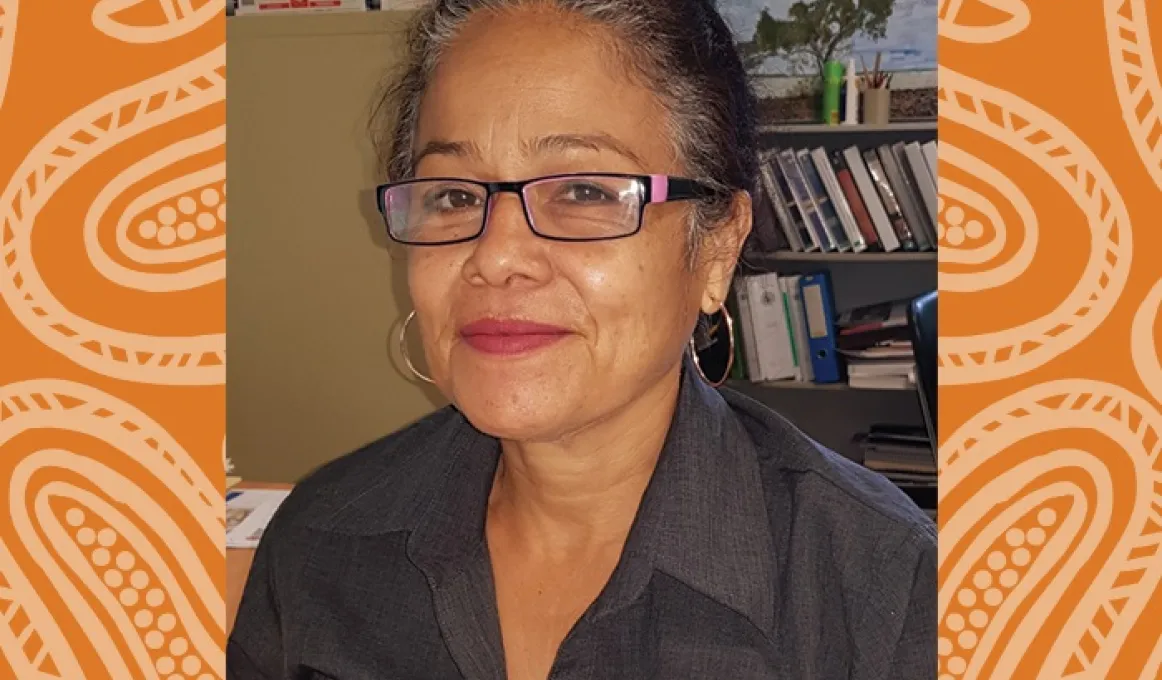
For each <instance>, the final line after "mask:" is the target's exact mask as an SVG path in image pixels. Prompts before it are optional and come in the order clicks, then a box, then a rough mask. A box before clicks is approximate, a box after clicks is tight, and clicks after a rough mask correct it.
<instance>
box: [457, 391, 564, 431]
mask: <svg viewBox="0 0 1162 680" xmlns="http://www.w3.org/2000/svg"><path fill="white" fill-rule="evenodd" d="M550 382H551V383H552V384H548V383H550ZM571 388H575V386H572V385H568V384H566V383H565V382H563V381H560V380H559V379H555V380H545V379H543V378H541V379H537V378H535V377H525V378H522V377H520V376H518V375H507V376H498V377H496V378H484V377H483V376H481V377H477V378H476V379H474V380H463V379H461V378H458V379H457V380H455V382H454V384H453V386H452V390H451V398H452V402H453V403H454V404H455V405H456V408H457V409H459V410H460V412H461V413H463V414H464V417H466V418H467V419H468V421H469V422H470V423H472V425H473V427H475V428H476V429H478V430H480V431H481V432H483V433H485V434H487V435H490V436H493V437H496V438H498V439H508V440H515V441H533V440H546V439H552V438H553V433H554V432H562V431H567V430H568V429H569V426H570V421H571V420H573V419H575V418H576V417H577V416H578V415H579V414H578V410H579V409H578V408H577V406H579V404H577V403H576V400H574V399H570V395H571V394H574V393H575V389H571Z"/></svg>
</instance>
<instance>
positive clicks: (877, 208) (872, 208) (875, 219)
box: [843, 146, 901, 253]
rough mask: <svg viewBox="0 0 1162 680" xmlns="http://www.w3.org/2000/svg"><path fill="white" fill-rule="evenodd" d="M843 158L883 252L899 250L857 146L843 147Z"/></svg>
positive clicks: (898, 244) (893, 231)
mask: <svg viewBox="0 0 1162 680" xmlns="http://www.w3.org/2000/svg"><path fill="white" fill-rule="evenodd" d="M843 159H844V160H845V161H846V162H847V168H848V170H850V171H851V177H852V179H853V180H855V186H856V187H858V188H859V194H860V197H862V198H863V200H864V205H866V206H867V211H868V215H870V216H871V219H872V223H873V224H874V225H875V228H876V235H877V236H879V242H880V245H881V246H882V247H883V249H884V252H886V253H890V252H893V251H896V250H899V249H900V247H901V244H900V239H899V237H897V236H896V230H895V228H894V227H893V226H892V221H891V217H889V216H888V212H887V209H886V208H884V203H883V200H882V199H881V198H880V194H879V190H877V189H876V184H875V181H874V180H873V179H872V176H871V174H870V173H869V172H868V169H867V163H866V162H865V161H864V158H863V154H862V153H861V152H860V150H859V147H857V146H849V147H847V148H846V149H844V150H843Z"/></svg>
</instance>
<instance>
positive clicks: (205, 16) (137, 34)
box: [93, 0, 222, 44]
mask: <svg viewBox="0 0 1162 680" xmlns="http://www.w3.org/2000/svg"><path fill="white" fill-rule="evenodd" d="M146 2H156V3H157V4H158V5H160V6H161V10H162V12H164V14H165V23H163V24H161V25H155V26H134V25H132V24H126V23H123V22H120V21H117V20H116V19H114V18H113V15H114V14H116V13H118V12H120V11H122V10H125V9H128V8H130V7H134V6H136V5H141V4H145V3H146ZM221 11H222V7H221V6H220V5H218V4H216V3H215V2H213V0H207V1H206V2H203V3H202V6H201V7H199V8H198V9H196V10H195V9H193V7H192V5H191V4H190V1H189V0H181V1H180V2H176V3H175V2H174V0H100V1H99V2H97V4H96V5H95V6H94V7H93V26H95V27H96V28H97V30H98V31H101V32H102V33H104V34H105V35H107V36H109V37H111V38H116V39H117V40H121V41H123V42H127V43H138V44H141V43H159V42H165V41H167V40H173V39H174V38H178V37H181V36H183V35H186V34H187V33H190V32H192V31H195V30H197V29H198V28H199V27H201V26H203V25H204V24H205V23H206V22H208V21H211V20H212V19H213V18H214V17H215V16H217V15H218V14H219V13H220V12H221Z"/></svg>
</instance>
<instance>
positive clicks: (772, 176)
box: [759, 152, 816, 252]
mask: <svg viewBox="0 0 1162 680" xmlns="http://www.w3.org/2000/svg"><path fill="white" fill-rule="evenodd" d="M759 174H760V176H761V178H762V182H763V188H764V189H765V192H764V193H765V194H766V196H767V198H768V200H769V201H770V206H771V209H772V210H773V211H774V214H775V218H776V220H777V221H778V223H779V226H780V228H781V229H782V231H783V235H784V236H786V238H787V244H788V245H789V246H790V248H791V250H795V251H798V252H804V251H810V250H815V249H816V248H815V247H814V241H813V240H812V239H811V234H810V233H809V231H808V229H807V225H806V223H805V222H804V219H803V215H802V213H800V212H799V206H798V204H795V203H794V199H793V198H790V189H789V188H788V187H787V182H786V179H785V178H783V177H782V172H781V170H780V169H779V167H778V164H777V163H775V160H774V152H764V153H763V154H762V155H761V156H760V157H759Z"/></svg>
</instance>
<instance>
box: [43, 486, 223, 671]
mask: <svg viewBox="0 0 1162 680" xmlns="http://www.w3.org/2000/svg"><path fill="white" fill-rule="evenodd" d="M63 514H64V526H67V527H68V529H69V530H71V532H72V537H73V540H74V541H76V543H77V545H78V546H79V547H80V548H81V549H82V550H83V549H84V548H85V547H86V545H85V543H83V542H82V541H81V538H82V537H91V536H93V535H94V532H95V534H96V536H97V537H98V538H97V541H98V543H99V545H100V547H97V548H96V549H92V550H88V551H87V552H86V554H87V555H88V557H89V560H90V563H91V564H92V566H93V568H94V573H95V574H97V575H98V576H99V578H100V580H101V582H102V583H104V585H105V586H106V587H107V588H108V589H109V592H110V594H112V595H113V596H114V598H115V599H116V600H117V601H118V602H119V603H120V604H121V605H122V606H123V607H124V608H125V613H126V615H127V616H128V617H129V619H130V620H131V621H132V622H133V625H134V626H136V627H137V629H138V633H139V634H140V635H141V640H142V642H143V643H144V645H145V647H146V649H147V650H148V651H149V653H150V655H151V657H152V659H151V663H152V664H153V666H154V668H156V669H157V671H158V673H160V674H162V675H166V674H168V673H172V672H174V671H175V670H177V669H179V668H180V670H181V672H182V673H185V674H186V675H187V676H194V675H196V674H197V673H198V671H199V670H201V668H202V663H203V661H204V660H203V659H202V658H201V656H200V655H199V654H198V653H197V652H196V651H194V650H192V649H191V648H190V644H189V640H188V638H187V637H186V636H185V632H184V629H183V628H182V627H181V626H180V625H179V623H178V619H177V617H176V616H174V614H173V613H172V612H170V611H165V610H164V607H165V606H166V605H167V604H168V602H169V598H167V597H166V595H165V592H164V591H163V590H162V589H161V588H158V587H157V586H156V577H155V576H154V574H153V573H152V570H150V569H149V567H148V565H146V564H145V562H144V561H142V560H139V559H137V557H136V556H135V555H134V554H133V553H132V552H130V551H129V550H127V549H126V548H127V547H128V543H127V542H125V541H124V540H122V539H121V536H120V535H118V533H117V531H116V530H115V529H113V528H112V527H110V526H107V525H105V524H104V522H103V521H102V520H101V519H100V517H98V516H96V515H93V514H90V513H86V512H85V510H84V508H81V507H76V506H74V507H70V508H68V509H67V510H66V511H65V512H64V513H63ZM91 543H92V541H90V545H91ZM173 657H178V659H177V660H176V661H175V659H174V658H173Z"/></svg>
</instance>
